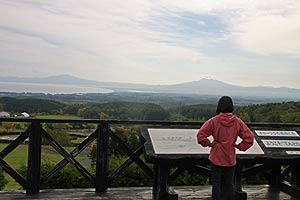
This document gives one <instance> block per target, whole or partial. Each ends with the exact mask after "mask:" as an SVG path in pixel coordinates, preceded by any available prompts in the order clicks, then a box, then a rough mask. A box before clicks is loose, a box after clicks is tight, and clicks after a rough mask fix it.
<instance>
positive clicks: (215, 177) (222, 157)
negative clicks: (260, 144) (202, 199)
mask: <svg viewBox="0 0 300 200" xmlns="http://www.w3.org/2000/svg"><path fill="white" fill-rule="evenodd" d="M216 112H217V115H216V116H214V117H212V118H211V119H209V120H208V121H206V122H205V123H204V124H203V126H202V127H201V128H200V129H199V131H198V134H197V140H198V143H199V144H201V145H202V146H203V147H211V150H210V155H209V160H210V162H211V182H212V198H213V200H220V199H226V200H233V199H234V167H235V165H236V154H235V148H237V149H239V150H240V151H246V150H247V149H248V148H250V147H251V146H252V145H253V139H254V136H253V134H252V132H251V131H250V129H249V128H248V127H247V125H246V124H245V123H244V122H243V121H242V120H241V119H239V118H238V117H236V116H235V115H233V114H232V112H233V103H232V99H231V98H230V97H228V96H223V97H221V98H220V100H219V102H218V106H217V110H216ZM209 136H212V137H213V141H212V142H210V140H209V139H208V137H209ZM237 137H240V138H241V139H242V141H241V142H240V143H239V144H236V140H237ZM222 176H224V180H222V181H221V178H222Z"/></svg>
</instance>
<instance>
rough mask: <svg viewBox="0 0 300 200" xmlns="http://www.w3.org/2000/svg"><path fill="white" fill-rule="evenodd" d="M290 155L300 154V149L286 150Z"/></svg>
mask: <svg viewBox="0 0 300 200" xmlns="http://www.w3.org/2000/svg"><path fill="white" fill-rule="evenodd" d="M286 153H287V154H289V155H300V151H286Z"/></svg>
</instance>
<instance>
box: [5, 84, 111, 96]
mask: <svg viewBox="0 0 300 200" xmlns="http://www.w3.org/2000/svg"><path fill="white" fill-rule="evenodd" d="M0 92H18V93H21V92H32V93H45V94H73V93H112V92H113V90H110V89H106V88H99V87H96V86H95V87H92V86H77V85H61V84H36V83H15V82H9V83H8V82H0Z"/></svg>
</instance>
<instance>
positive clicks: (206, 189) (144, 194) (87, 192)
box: [0, 185, 297, 200]
mask: <svg viewBox="0 0 300 200" xmlns="http://www.w3.org/2000/svg"><path fill="white" fill-rule="evenodd" d="M172 188H173V189H174V191H175V192H176V193H177V194H178V195H179V199H181V200H185V199H186V200H188V199H199V200H204V199H205V200H210V199H211V186H179V187H172ZM243 190H244V191H245V192H247V194H248V200H282V199H285V200H296V199H297V198H293V197H291V196H290V195H288V194H286V193H284V192H281V191H279V190H276V189H274V188H270V187H269V186H268V185H248V186H244V187H243ZM0 196H1V199H2V200H3V199H62V200H64V199H72V200H74V199H99V200H102V199H109V200H126V199H127V200H130V199H140V200H151V199H152V188H150V187H127V188H111V189H108V192H107V193H95V190H94V189H53V190H50V189H49V190H41V192H40V193H38V194H34V195H26V194H25V191H22V190H18V191H0Z"/></svg>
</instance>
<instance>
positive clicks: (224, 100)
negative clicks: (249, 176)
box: [216, 96, 233, 114]
mask: <svg viewBox="0 0 300 200" xmlns="http://www.w3.org/2000/svg"><path fill="white" fill-rule="evenodd" d="M216 112H217V114H219V113H220V112H222V113H232V112H233V103H232V99H231V98H230V97H229V96H223V97H221V98H220V99H219V102H218V107H217V110H216Z"/></svg>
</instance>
